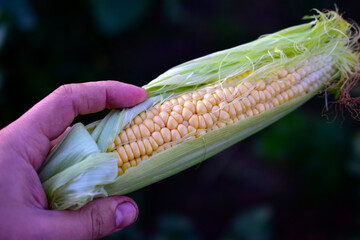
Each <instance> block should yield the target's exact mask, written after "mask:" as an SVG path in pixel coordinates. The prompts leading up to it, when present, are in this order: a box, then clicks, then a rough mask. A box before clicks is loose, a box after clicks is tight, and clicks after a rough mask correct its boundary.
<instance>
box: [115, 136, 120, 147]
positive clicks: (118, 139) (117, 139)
mask: <svg viewBox="0 0 360 240" xmlns="http://www.w3.org/2000/svg"><path fill="white" fill-rule="evenodd" d="M114 143H115V145H116V146H118V145H120V144H121V139H120V137H119V136H116V138H115V141H114Z"/></svg>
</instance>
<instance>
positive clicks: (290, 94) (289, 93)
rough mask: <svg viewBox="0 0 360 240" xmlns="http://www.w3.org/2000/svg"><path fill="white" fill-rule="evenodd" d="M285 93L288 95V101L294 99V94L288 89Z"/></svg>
mask: <svg viewBox="0 0 360 240" xmlns="http://www.w3.org/2000/svg"><path fill="white" fill-rule="evenodd" d="M286 92H287V94H288V96H289V98H290V99H291V98H293V97H294V92H293V90H291V89H288V90H287V91H286Z"/></svg>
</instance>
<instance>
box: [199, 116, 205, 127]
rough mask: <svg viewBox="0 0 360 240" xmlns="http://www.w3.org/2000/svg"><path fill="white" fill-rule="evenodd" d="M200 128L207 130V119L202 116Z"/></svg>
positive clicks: (200, 117)
mask: <svg viewBox="0 0 360 240" xmlns="http://www.w3.org/2000/svg"><path fill="white" fill-rule="evenodd" d="M199 128H200V129H205V128H206V123H205V119H204V117H203V116H202V115H199Z"/></svg>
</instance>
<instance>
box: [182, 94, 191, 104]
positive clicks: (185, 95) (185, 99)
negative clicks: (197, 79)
mask: <svg viewBox="0 0 360 240" xmlns="http://www.w3.org/2000/svg"><path fill="white" fill-rule="evenodd" d="M181 98H182V99H183V100H184V101H185V102H186V101H189V100H192V98H191V97H190V96H189V94H184V95H182V96H181Z"/></svg>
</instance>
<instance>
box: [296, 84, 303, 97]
mask: <svg viewBox="0 0 360 240" xmlns="http://www.w3.org/2000/svg"><path fill="white" fill-rule="evenodd" d="M296 87H297V89H298V91H299V94H300V95H302V94H303V93H304V88H303V86H302V85H301V84H298V85H296Z"/></svg>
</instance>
